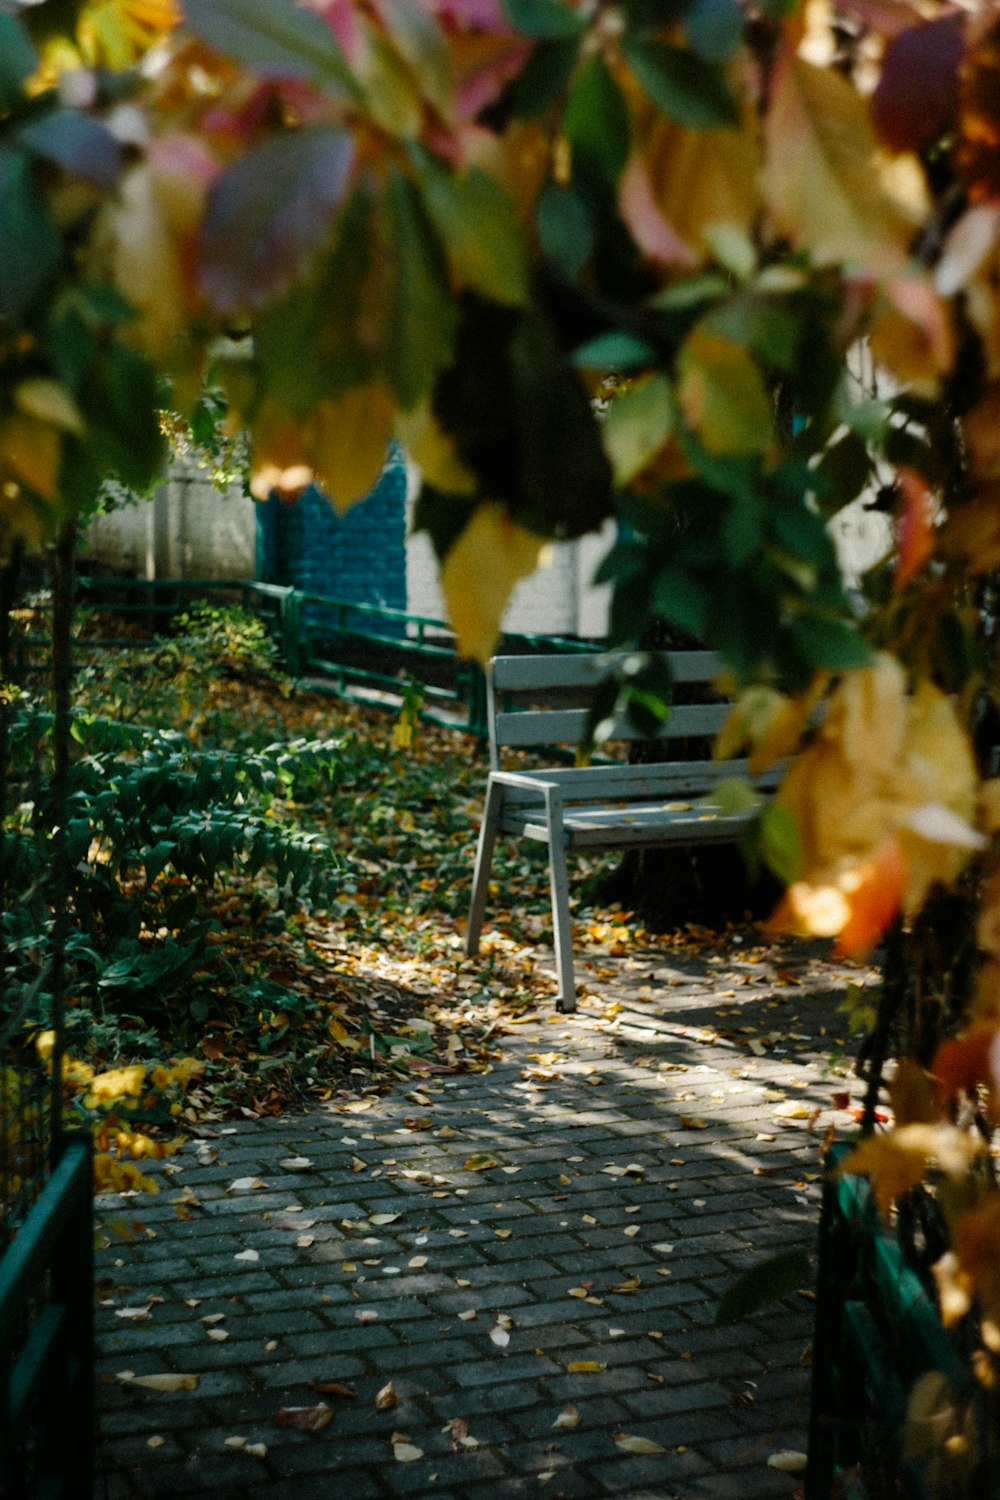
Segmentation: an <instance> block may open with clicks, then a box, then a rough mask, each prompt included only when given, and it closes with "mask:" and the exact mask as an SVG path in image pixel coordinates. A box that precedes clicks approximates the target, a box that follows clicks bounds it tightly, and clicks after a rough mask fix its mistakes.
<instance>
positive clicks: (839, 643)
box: [793, 614, 872, 671]
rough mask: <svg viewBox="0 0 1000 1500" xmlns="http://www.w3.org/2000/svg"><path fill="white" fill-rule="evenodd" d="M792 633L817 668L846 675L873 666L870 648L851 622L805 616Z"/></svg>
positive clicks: (802, 650) (804, 654)
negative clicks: (853, 668) (825, 668)
mask: <svg viewBox="0 0 1000 1500" xmlns="http://www.w3.org/2000/svg"><path fill="white" fill-rule="evenodd" d="M793 630H794V638H795V644H796V646H797V647H798V648H799V650H800V651H801V652H802V655H803V656H804V657H805V658H806V660H807V661H808V662H809V663H810V664H811V665H812V666H814V667H829V668H830V669H831V670H832V671H846V670H848V669H850V668H851V667H867V666H870V665H871V661H872V650H871V647H870V646H869V645H868V643H867V641H865V639H864V637H863V636H862V635H861V634H860V633H859V631H858V628H857V626H856V625H853V624H851V623H850V622H849V621H848V620H838V619H836V618H833V617H828V616H823V615H805V614H803V615H800V616H799V617H798V618H797V619H796V620H795V622H794V627H793Z"/></svg>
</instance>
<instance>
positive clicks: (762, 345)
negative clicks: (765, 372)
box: [702, 297, 801, 372]
mask: <svg viewBox="0 0 1000 1500" xmlns="http://www.w3.org/2000/svg"><path fill="white" fill-rule="evenodd" d="M702 327H703V328H708V329H710V330H711V331H712V332H713V333H717V334H719V335H720V337H722V338H725V339H728V340H729V341H730V342H731V343H733V344H741V345H743V346H744V347H745V348H747V349H752V350H753V351H754V353H755V354H758V355H759V356H760V357H761V359H763V360H764V361H765V362H766V363H767V364H769V365H773V366H774V368H775V369H777V370H783V371H786V372H788V371H792V370H793V369H794V368H795V362H796V359H797V358H798V354H799V340H800V338H801V328H800V327H799V323H798V319H797V318H796V317H795V314H794V313H793V312H791V311H790V309H788V308H787V307H780V306H777V305H775V304H774V303H769V302H761V301H758V300H757V299H756V298H750V297H736V298H733V300H732V301H731V302H726V303H723V304H722V305H721V306H719V307H716V308H713V309H712V311H711V312H710V313H708V314H706V316H705V318H704V320H703V322H702Z"/></svg>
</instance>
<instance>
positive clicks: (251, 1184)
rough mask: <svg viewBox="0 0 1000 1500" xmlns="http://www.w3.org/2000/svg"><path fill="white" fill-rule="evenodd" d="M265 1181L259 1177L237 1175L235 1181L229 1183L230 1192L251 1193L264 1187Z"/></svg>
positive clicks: (265, 1185)
mask: <svg viewBox="0 0 1000 1500" xmlns="http://www.w3.org/2000/svg"><path fill="white" fill-rule="evenodd" d="M266 1187H267V1183H266V1182H262V1181H261V1179H260V1178H259V1177H237V1179H236V1181H235V1182H231V1183H230V1184H229V1191H230V1192H231V1193H252V1192H256V1191H258V1190H260V1189H261V1188H266Z"/></svg>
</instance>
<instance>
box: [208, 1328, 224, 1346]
mask: <svg viewBox="0 0 1000 1500" xmlns="http://www.w3.org/2000/svg"><path fill="white" fill-rule="evenodd" d="M205 1332H206V1334H207V1335H208V1337H209V1338H210V1339H211V1340H212V1342H213V1344H224V1343H225V1342H226V1339H227V1338H228V1337H229V1334H228V1333H227V1332H226V1330H225V1329H224V1328H207V1329H206V1330H205Z"/></svg>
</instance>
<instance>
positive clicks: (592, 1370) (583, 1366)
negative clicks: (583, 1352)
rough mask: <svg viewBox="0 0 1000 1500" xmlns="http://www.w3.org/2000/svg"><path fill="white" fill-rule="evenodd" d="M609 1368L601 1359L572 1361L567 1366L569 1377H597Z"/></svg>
mask: <svg viewBox="0 0 1000 1500" xmlns="http://www.w3.org/2000/svg"><path fill="white" fill-rule="evenodd" d="M607 1368H608V1367H607V1365H605V1364H602V1363H601V1361H600V1360H599V1359H572V1360H570V1362H569V1364H568V1365H567V1366H566V1373H567V1375H596V1374H597V1373H598V1372H599V1371H600V1370H606V1369H607Z"/></svg>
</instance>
